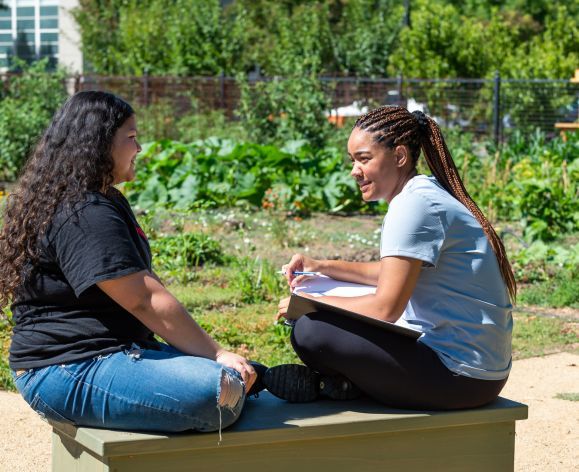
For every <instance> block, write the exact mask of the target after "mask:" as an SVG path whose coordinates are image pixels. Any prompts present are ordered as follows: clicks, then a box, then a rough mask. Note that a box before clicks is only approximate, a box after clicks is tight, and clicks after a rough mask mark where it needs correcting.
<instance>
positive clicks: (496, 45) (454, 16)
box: [390, 0, 513, 78]
mask: <svg viewBox="0 0 579 472" xmlns="http://www.w3.org/2000/svg"><path fill="white" fill-rule="evenodd" d="M414 3H415V4H414ZM512 47H513V45H512V39H511V33H510V31H509V30H508V28H507V26H506V24H505V23H504V22H503V21H502V20H501V19H500V17H498V16H495V17H493V18H492V19H491V20H490V21H481V20H479V19H477V18H472V17H466V16H464V15H462V14H461V13H460V12H459V10H458V9H457V8H456V7H454V6H452V5H449V4H447V3H446V2H440V1H428V0H418V1H416V2H413V8H412V15H411V28H405V29H403V30H402V32H401V33H400V37H399V38H398V47H397V49H396V51H395V52H394V53H393V54H392V58H391V66H390V72H391V73H392V74H396V73H397V72H401V73H402V74H403V75H404V76H406V77H418V78H430V77H463V78H467V77H485V76H488V75H489V73H491V72H492V71H494V70H495V69H496V68H497V67H498V65H499V64H500V63H501V62H502V61H503V60H504V54H505V51H508V50H509V49H512Z"/></svg>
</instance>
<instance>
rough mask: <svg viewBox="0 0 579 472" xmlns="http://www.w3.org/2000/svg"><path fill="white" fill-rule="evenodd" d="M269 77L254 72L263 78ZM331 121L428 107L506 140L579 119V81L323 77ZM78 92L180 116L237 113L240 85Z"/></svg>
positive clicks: (144, 81)
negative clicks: (372, 111) (165, 108)
mask: <svg viewBox="0 0 579 472" xmlns="http://www.w3.org/2000/svg"><path fill="white" fill-rule="evenodd" d="M261 80H268V79H267V78H263V77H258V78H253V79H252V81H254V82H257V81H261ZM320 80H321V81H322V83H323V88H324V90H325V92H326V94H327V96H328V100H329V103H330V104H331V109H330V110H328V115H330V116H332V117H334V118H333V119H332V118H331V121H334V122H336V123H338V124H340V123H341V121H340V119H339V118H338V117H348V116H356V115H357V114H361V113H362V112H363V111H364V110H365V109H368V108H372V107H376V106H379V105H383V104H397V105H402V106H405V107H407V108H409V109H410V110H411V111H413V110H416V109H420V110H422V111H424V112H425V113H427V114H429V115H431V116H432V117H434V118H435V119H436V121H437V122H438V123H439V124H440V125H441V126H442V127H446V128H447V127H458V128H460V129H463V130H465V131H469V132H472V133H475V134H477V135H480V136H485V137H489V138H493V139H495V140H496V141H501V140H503V139H505V138H506V137H508V135H509V134H510V133H512V132H513V131H514V130H517V129H519V130H521V131H524V132H526V131H530V130H533V129H535V128H539V129H541V130H542V131H543V132H545V133H547V134H555V133H556V132H557V130H556V128H555V124H556V123H559V122H574V121H577V120H578V119H579V111H578V110H579V107H578V102H579V84H578V83H573V82H571V81H568V80H550V79H520V80H519V79H517V80H515V79H502V78H501V77H499V76H498V75H497V76H495V78H494V79H406V78H402V77H398V78H392V79H389V78H385V79H382V78H352V77H321V78H320ZM74 89H75V90H77V91H78V90H109V91H112V92H114V93H117V94H119V95H121V96H123V97H124V98H126V99H127V100H129V101H131V102H132V103H135V104H137V105H139V106H148V105H151V104H155V103H159V102H165V103H167V104H169V105H170V106H171V107H172V109H173V110H174V112H175V114H176V115H183V114H186V113H191V112H203V111H207V110H223V111H224V113H225V115H226V116H227V117H228V118H229V119H237V115H236V110H237V108H238V105H239V99H240V89H239V86H238V84H237V82H236V80H235V79H234V78H232V77H225V76H220V77H148V76H143V77H105V76H81V77H77V78H76V80H75V86H74Z"/></svg>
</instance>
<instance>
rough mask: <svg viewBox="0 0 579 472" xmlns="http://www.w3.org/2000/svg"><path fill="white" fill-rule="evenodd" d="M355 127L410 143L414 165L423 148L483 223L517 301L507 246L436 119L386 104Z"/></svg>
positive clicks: (447, 185) (443, 180)
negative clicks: (459, 167)
mask: <svg viewBox="0 0 579 472" xmlns="http://www.w3.org/2000/svg"><path fill="white" fill-rule="evenodd" d="M354 128H359V129H362V130H364V131H367V132H369V133H372V134H374V139H375V140H376V141H377V142H384V143H386V145H387V146H389V147H392V148H394V147H395V146H398V145H406V146H408V148H409V150H410V155H411V157H412V162H413V164H414V166H416V163H417V161H418V158H419V157H420V150H421V149H422V152H423V153H424V157H425V159H426V163H427V164H428V167H429V168H430V171H431V172H432V174H433V175H434V177H436V180H437V181H438V182H439V183H440V184H441V185H442V186H443V187H444V189H445V190H446V191H447V192H448V193H450V194H451V195H452V196H453V197H454V198H456V199H457V200H458V201H459V202H461V203H462V204H463V205H464V206H465V207H466V208H468V210H469V211H470V212H471V213H472V215H473V216H474V217H475V218H476V220H477V221H478V222H479V223H480V225H481V226H482V229H483V231H484V233H485V235H486V236H487V239H488V241H489V243H490V245H491V248H492V249H493V252H494V253H495V256H496V258H497V261H498V263H499V268H500V271H501V275H502V277H503V280H504V282H505V284H506V286H507V290H508V292H509V296H510V299H511V301H512V302H513V303H514V302H515V300H516V297H517V283H516V281H515V275H514V274H513V269H512V268H511V264H510V263H509V259H508V257H507V253H506V251H505V247H504V245H503V243H502V241H501V239H500V238H499V236H498V234H497V233H496V231H495V230H494V228H493V227H492V225H491V223H490V222H489V220H487V218H486V217H485V216H484V214H483V212H482V211H481V210H480V208H479V207H478V205H477V204H476V203H475V202H474V200H473V199H472V197H471V196H470V195H469V193H468V192H467V190H466V188H465V186H464V184H463V182H462V180H461V178H460V175H459V173H458V170H457V168H456V165H455V164H454V161H453V160H452V156H451V154H450V151H449V150H448V148H447V147H446V143H445V141H444V138H443V137H442V133H441V132H440V128H439V127H438V125H437V124H436V122H435V121H434V120H433V119H432V118H430V117H428V116H426V115H425V114H424V113H423V112H421V111H415V112H412V113H410V112H409V111H408V110H407V109H406V108H403V107H399V106H383V107H380V108H377V109H375V110H372V111H370V112H368V113H366V114H365V115H363V116H361V117H360V118H358V120H357V121H356V123H355V124H354Z"/></svg>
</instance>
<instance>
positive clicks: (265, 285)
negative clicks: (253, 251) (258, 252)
mask: <svg viewBox="0 0 579 472" xmlns="http://www.w3.org/2000/svg"><path fill="white" fill-rule="evenodd" d="M234 267H235V268H236V272H235V276H234V277H233V280H232V282H231V284H232V287H234V288H235V289H237V290H238V291H239V293H240V295H241V301H242V302H243V303H258V302H263V301H272V300H277V299H278V298H280V297H281V295H282V294H284V293H286V292H287V285H286V282H285V279H284V278H283V277H282V276H281V275H280V274H278V273H277V269H275V268H274V267H273V266H272V265H271V263H270V262H268V261H267V260H263V259H260V258H259V257H257V258H254V259H252V258H241V259H237V260H236V261H235V262H234Z"/></svg>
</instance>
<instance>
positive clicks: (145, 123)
mask: <svg viewBox="0 0 579 472" xmlns="http://www.w3.org/2000/svg"><path fill="white" fill-rule="evenodd" d="M188 98H189V99H190V100H191V110H190V111H189V112H187V113H185V114H183V115H181V114H180V113H178V112H177V111H176V109H175V105H174V103H173V100H168V99H160V100H157V101H155V102H154V103H152V104H150V105H148V106H146V107H142V108H139V107H137V109H136V115H137V117H138V124H139V140H140V141H141V142H150V141H158V140H161V139H174V140H179V141H183V142H185V143H190V142H193V141H197V140H200V139H207V138H210V137H215V138H220V139H226V138H227V139H234V140H237V141H245V140H247V138H248V135H249V133H248V132H247V130H246V128H245V127H244V126H243V124H242V123H241V122H239V121H232V120H228V119H227V117H226V116H225V114H224V113H223V112H222V111H220V110H202V109H201V108H200V107H199V106H198V102H197V100H195V98H193V97H190V96H189V97H188Z"/></svg>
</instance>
